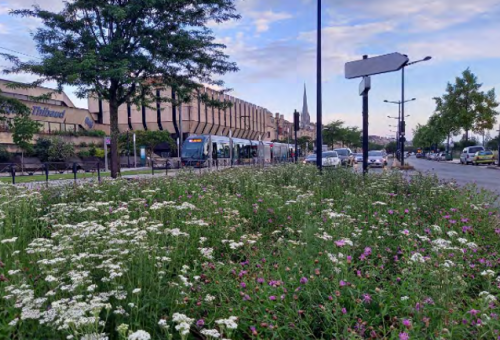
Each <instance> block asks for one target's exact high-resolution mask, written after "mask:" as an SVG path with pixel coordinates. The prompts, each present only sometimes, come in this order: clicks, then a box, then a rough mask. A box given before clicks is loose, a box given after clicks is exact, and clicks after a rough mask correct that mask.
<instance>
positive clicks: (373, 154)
mask: <svg viewBox="0 0 500 340" xmlns="http://www.w3.org/2000/svg"><path fill="white" fill-rule="evenodd" d="M386 165H387V158H386V157H385V156H384V153H383V152H381V151H369V152H368V166H371V167H375V166H379V167H384V166H386Z"/></svg>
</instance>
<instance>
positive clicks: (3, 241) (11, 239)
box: [0, 237, 17, 243]
mask: <svg viewBox="0 0 500 340" xmlns="http://www.w3.org/2000/svg"><path fill="white" fill-rule="evenodd" d="M16 240H17V237H13V238H6V239H5V240H2V241H0V243H14V242H16Z"/></svg>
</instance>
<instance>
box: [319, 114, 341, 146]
mask: <svg viewBox="0 0 500 340" xmlns="http://www.w3.org/2000/svg"><path fill="white" fill-rule="evenodd" d="M343 126H344V122H343V121H341V120H336V121H333V122H331V123H330V124H327V125H326V126H325V128H324V130H323V143H325V144H327V145H329V146H331V148H332V149H333V148H334V147H335V144H336V143H338V142H340V141H341V140H342V138H343V133H344V129H343Z"/></svg>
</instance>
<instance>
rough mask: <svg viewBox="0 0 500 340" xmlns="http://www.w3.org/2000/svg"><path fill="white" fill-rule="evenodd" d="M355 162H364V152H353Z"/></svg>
mask: <svg viewBox="0 0 500 340" xmlns="http://www.w3.org/2000/svg"><path fill="white" fill-rule="evenodd" d="M352 155H353V157H354V162H356V163H363V154H362V153H353V154H352Z"/></svg>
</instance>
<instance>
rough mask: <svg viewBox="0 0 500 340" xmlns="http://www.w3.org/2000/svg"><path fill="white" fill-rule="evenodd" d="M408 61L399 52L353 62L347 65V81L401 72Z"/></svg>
mask: <svg viewBox="0 0 500 340" xmlns="http://www.w3.org/2000/svg"><path fill="white" fill-rule="evenodd" d="M408 61H409V59H408V57H407V56H406V55H403V54H401V53H397V52H395V53H391V54H385V55H381V56H378V57H373V58H367V59H361V60H356V61H351V62H348V63H346V64H345V77H346V79H353V78H359V77H366V76H372V75H375V74H380V73H387V72H394V71H397V70H400V69H401V68H402V67H403V66H404V65H405V64H406V63H407V62H408Z"/></svg>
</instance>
